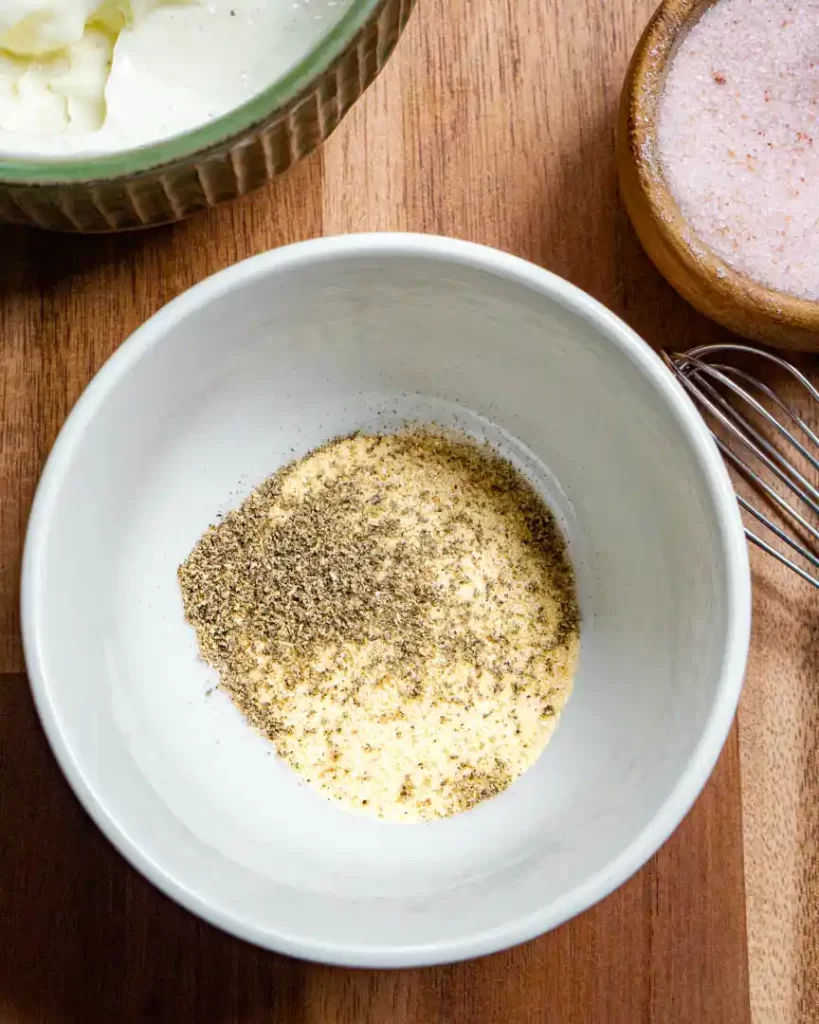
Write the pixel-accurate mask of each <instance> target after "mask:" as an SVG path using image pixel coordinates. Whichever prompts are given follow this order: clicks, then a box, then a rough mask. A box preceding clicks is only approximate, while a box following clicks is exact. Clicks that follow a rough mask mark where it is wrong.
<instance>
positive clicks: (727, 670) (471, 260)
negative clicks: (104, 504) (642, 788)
mask: <svg viewBox="0 0 819 1024" xmlns="http://www.w3.org/2000/svg"><path fill="white" fill-rule="evenodd" d="M361 256H366V257H373V258H378V259H387V258H390V257H399V258H400V257H406V256H409V257H416V258H424V259H431V260H433V261H443V262H448V263H450V264H452V263H454V264H457V265H460V266H462V267H466V268H469V269H476V270H480V271H483V272H486V273H489V274H492V275H494V276H497V277H499V278H502V279H507V280H511V281H513V282H515V283H517V284H520V285H521V286H523V287H526V288H527V289H529V290H530V291H532V292H535V293H537V294H539V295H541V296H543V297H544V298H545V299H547V300H549V301H553V302H556V303H558V304H559V305H562V306H563V307H564V308H567V309H569V310H571V311H573V312H574V313H576V314H577V315H578V316H580V317H582V318H583V319H585V320H586V321H587V322H589V323H590V324H591V325H592V326H593V327H595V328H596V329H597V330H598V332H599V333H600V334H601V335H602V340H603V343H608V344H612V345H614V346H615V347H616V348H617V349H618V350H619V352H620V353H621V354H622V356H623V357H624V358H625V359H627V360H629V361H630V362H631V363H632V364H633V366H635V367H636V368H637V369H638V370H639V371H640V372H641V373H642V375H643V376H644V377H645V378H646V379H647V380H648V381H649V382H650V383H651V384H652V385H653V386H654V388H655V389H656V391H657V392H658V393H659V395H660V396H661V397H662V398H663V399H664V401H665V403H666V405H667V407H668V410H669V414H670V415H671V416H672V417H673V418H675V419H676V420H677V423H678V425H679V427H680V428H681V430H682V432H683V434H684V436H685V438H686V440H687V442H688V444H689V446H690V449H691V451H692V453H693V454H694V456H695V458H696V461H697V463H698V464H699V467H700V470H701V472H702V474H703V477H704V480H705V486H706V488H707V491H708V494H709V497H710V500H711V506H712V509H713V516H714V518H715V520H716V526H717V531H718V535H719V538H720V544H721V547H722V553H723V562H724V570H723V571H724V574H725V579H724V587H725V593H726V605H727V607H726V620H725V621H726V631H725V637H724V643H723V656H722V667H721V672H720V677H719V683H718V686H717V691H716V694H715V698H714V701H713V704H712V706H711V709H710V711H709V713H708V717H707V721H706V723H705V727H704V729H703V732H702V735H701V736H700V738H699V741H698V742H697V743H696V745H695V747H694V749H693V750H692V751H691V754H690V757H689V760H688V763H687V765H686V767H685V770H684V771H683V773H682V775H681V776H680V778H679V779H678V780H677V783H676V785H675V786H674V787H673V788H672V790H671V791H670V792H669V793H668V795H667V796H666V798H665V801H664V802H663V804H662V806H661V807H660V808H659V810H658V811H657V813H656V814H655V815H654V817H653V818H652V819H651V821H649V822H648V824H647V825H646V826H645V827H644V828H643V830H642V831H641V832H640V833H639V834H637V835H636V836H635V837H634V838H633V839H632V840H631V842H630V843H629V844H628V845H627V846H626V848H625V849H624V850H622V851H621V852H620V853H619V854H618V855H617V856H616V857H615V858H613V859H612V861H611V862H610V863H609V864H607V865H606V866H605V867H604V868H603V869H601V870H600V871H598V872H597V873H596V874H594V875H593V876H591V877H590V878H588V879H586V880H585V881H584V882H583V883H582V884H580V885H579V886H576V887H575V888H574V889H572V890H570V891H568V892H566V893H564V894H563V895H562V896H561V897H560V898H559V899H558V900H555V901H554V902H552V903H551V904H549V905H547V906H544V907H539V908H535V909H533V910H532V911H530V912H528V913H526V914H523V915H520V916H517V917H515V918H513V919H511V920H509V921H506V922H504V923H503V924H502V925H499V926H497V927H495V928H491V929H487V930H484V931H482V932H477V933H465V934H463V935H460V936H458V937H456V938H453V939H450V940H447V941H445V942H440V943H439V942H432V943H426V944H415V945H391V946H368V945H359V944H350V945H347V944H344V943H326V942H321V941H312V940H305V939H304V938H301V937H298V936H296V937H294V936H292V935H287V934H282V933H280V932H278V931H276V929H275V926H274V927H257V926H255V925H250V924H248V923H247V922H245V921H243V920H242V919H240V918H239V917H237V916H235V915H233V914H232V913H231V911H230V910H229V909H228V908H226V907H224V906H220V905H217V904H215V903H213V902H210V901H207V900H205V899H203V898H202V897H200V896H199V894H198V893H196V892H194V891H192V890H191V889H190V888H189V887H188V886H187V885H186V884H185V881H184V879H183V878H179V877H172V876H171V875H170V874H169V873H168V872H167V871H166V870H165V868H164V867H163V865H162V864H161V863H159V862H158V861H157V860H154V859H152V858H151V856H150V855H149V854H147V853H146V852H145V850H143V849H142V847H141V844H140V840H139V837H137V836H134V835H130V834H128V833H126V832H125V831H124V830H123V829H122V828H121V827H120V825H119V824H118V823H117V821H116V819H115V818H114V817H113V816H112V814H111V813H110V812H109V810H108V809H107V807H106V806H105V804H104V803H103V801H102V800H101V799H100V797H99V796H98V795H97V793H96V792H95V791H94V788H93V785H92V784H91V783H90V782H89V780H88V779H87V778H86V777H85V776H84V774H83V772H82V770H81V768H80V767H79V764H78V762H77V760H76V759H75V755H74V751H73V750H72V747H71V744H70V742H69V740H68V738H67V736H66V734H65V733H64V732H63V728H62V724H61V722H60V718H59V715H58V713H57V711H56V710H55V707H54V705H53V704H52V700H51V690H52V686H53V682H52V680H50V679H49V677H48V674H47V672H46V668H45V659H44V645H45V643H46V640H47V638H46V636H45V635H44V626H43V621H42V616H41V586H42V584H41V581H42V579H43V578H44V573H43V569H42V566H43V562H44V559H45V549H46V547H47V541H48V533H49V523H50V521H51V519H52V517H53V516H54V515H55V513H56V512H57V505H58V502H59V494H60V489H61V487H62V484H63V481H64V479H65V478H66V475H67V470H68V467H69V463H70V460H71V457H72V454H73V452H74V450H75V449H76V448H77V446H78V445H80V444H82V442H83V439H84V437H85V435H86V433H87V431H88V429H89V427H90V425H91V424H92V422H93V420H94V417H95V415H96V413H97V411H98V410H99V408H100V407H101V404H102V402H103V401H104V400H105V398H106V396H107V395H108V393H109V392H110V391H111V390H112V389H113V388H114V387H116V386H117V385H118V384H119V382H120V381H122V380H123V379H124V378H125V377H126V376H127V374H128V373H129V371H130V370H131V369H132V368H133V367H134V366H135V365H137V363H138V362H139V361H140V360H141V359H143V358H144V357H145V356H146V355H149V354H150V353H151V351H152V350H154V349H155V348H156V347H157V346H159V345H160V344H161V343H162V341H163V338H164V337H165V336H166V334H167V332H168V331H170V330H171V329H172V328H173V327H174V326H175V325H177V324H178V323H180V322H181V321H183V320H184V319H185V318H186V317H187V316H188V315H189V314H190V313H192V312H193V311H195V310H198V309H200V308H202V307H203V306H205V305H207V304H208V303H209V302H211V301H213V300H215V299H218V298H219V297H221V296H222V295H224V294H226V293H228V292H230V291H231V290H233V288H234V287H236V286H238V285H242V284H244V283H246V282H249V281H253V280H258V279H260V278H265V277H268V276H270V275H272V274H276V273H278V272H281V271H284V270H294V269H298V268H299V267H303V266H309V265H315V264H316V263H317V262H334V261H338V260H341V261H344V260H346V259H350V258H359V257H361ZM750 617H751V590H750V571H749V565H748V551H747V545H746V542H745V533H744V528H743V525H742V520H741V516H740V512H739V506H738V504H737V501H736V498H735V495H734V490H733V487H732V484H731V481H730V478H729V476H728V471H727V469H726V468H725V466H724V464H723V461H722V459H721V457H720V455H719V452H718V450H717V447H716V445H715V444H714V441H713V439H712V438H711V435H710V433H709V431H708V429H707V426H706V424H705V422H704V421H703V420H702V419H701V417H700V415H699V413H698V412H697V410H696V408H695V407H694V405H693V404H692V403H691V401H690V400H689V398H688V397H687V395H686V394H685V392H684V391H683V389H682V388H681V387H680V386H679V385H678V384H677V382H676V381H675V379H674V377H673V375H672V374H671V373H670V372H669V371H668V369H667V368H666V367H665V365H664V364H663V362H662V360H661V359H660V357H659V356H658V355H657V354H656V353H655V352H654V351H652V349H651V348H649V346H648V345H647V344H645V343H644V342H643V341H642V339H641V338H640V337H639V336H638V335H637V334H636V333H635V332H634V331H633V330H632V329H631V328H630V327H628V326H627V325H626V324H625V323H624V322H623V321H622V320H621V319H620V318H619V317H617V316H616V315H615V314H614V313H612V312H611V311H610V310H608V309H607V308H606V307H604V306H603V305H602V304H601V303H599V302H598V301H597V300H596V299H593V298H592V297H591V296H589V295H588V294H586V293H585V292H583V291H581V289H579V288H577V287H576V286H574V285H572V284H570V283H568V282H567V281H565V280H564V279H562V278H560V277H558V276H557V275H555V274H552V273H551V272H549V271H547V270H545V269H543V268H541V267H538V266H536V265H535V264H533V263H530V262H528V261H526V260H524V259H521V258H519V257H516V256H512V255H510V254H508V253H505V252H501V251H499V250H497V249H492V248H489V247H486V246H482V245H477V244H474V243H471V242H464V241H458V240H455V239H452V238H446V237H440V236H433V235H420V234H403V233H377V234H362V235H342V236H336V237H328V238H319V239H314V240H311V241H306V242H298V243H295V244H293V245H289V246H285V247H282V248H279V249H274V250H272V251H269V252H265V253H262V254H260V255H257V256H253V257H251V258H249V259H246V260H243V261H242V262H240V263H237V264H234V265H233V266H231V267H228V268H227V269H225V270H222V271H220V272H218V273H216V274H214V275H212V276H211V277H208V278H206V279H205V280H203V281H202V282H200V283H199V284H197V285H194V286H193V287H192V288H190V289H188V290H187V291H185V292H183V293H182V294H181V295H180V296H178V297H177V298H175V299H173V300H172V301H171V302H170V303H168V304H167V305H166V306H164V307H163V308H162V309H160V310H159V311H158V312H157V313H155V314H154V315H153V316H152V317H151V318H150V319H148V320H147V321H146V322H145V323H144V324H143V325H142V326H141V327H139V328H138V329H137V330H136V331H135V332H134V333H133V334H132V335H131V336H130V337H129V338H128V339H126V341H125V342H124V343H123V344H122V345H121V347H120V348H119V349H117V350H116V351H115V353H114V354H113V355H112V356H111V357H110V358H109V360H108V361H107V362H106V363H105V364H104V365H103V367H102V368H101V369H100V370H99V371H98V373H97V374H96V376H95V377H94V378H93V380H92V381H91V383H90V384H89V385H88V387H87V388H86V390H85V391H84V393H83V394H82V396H81V397H80V399H79V400H78V402H77V403H76V405H75V406H74V408H73V410H72V411H71V413H70V414H69V416H68V419H67V420H66V422H65V424H64V426H63V428H62V430H61V431H60V433H59V435H58V437H57V440H56V442H55V444H54V447H53V448H52V451H51V453H50V455H49V457H48V459H47V462H46V465H45V468H44V470H43V473H42V477H41V479H40V482H39V484H38V487H37V491H36V494H35V498H34V503H33V506H32V511H31V517H30V520H29V525H28V529H27V534H26V540H25V547H24V554H23V566H22V580H21V618H22V634H23V644H24V653H25V660H26V665H27V669H28V675H29V680H30V685H31V689H32V693H33V695H34V700H35V704H36V707H37V711H38V714H39V716H40V720H41V722H42V725H43V728H44V730H45V733H46V736H47V738H48V741H49V743H50V745H51V748H52V751H53V753H54V755H55V757H56V759H57V762H58V764H59V765H60V768H61V769H62V771H63V773H64V775H65V776H66V778H67V780H68V782H69V783H70V785H71V788H72V789H73V790H74V793H75V794H76V796H77V797H78V799H79V800H80V802H81V803H82V805H83V806H84V807H85V809H86V811H87V812H88V813H89V815H90V816H91V818H92V819H93V820H94V821H95V823H96V824H97V825H98V826H99V828H100V829H101V831H102V832H103V833H104V834H105V836H106V837H107V838H108V839H109V840H110V842H111V843H112V844H113V845H114V846H115V847H116V849H117V850H118V851H119V852H120V853H121V854H122V855H123V856H124V857H125V859H126V860H127V861H128V862H130V864H131V865H132V866H133V867H135V868H136V869H137V870H138V871H139V872H140V873H141V874H142V875H144V876H145V877H146V878H147V879H148V880H149V881H151V882H152V883H153V884H154V885H155V886H156V887H157V888H158V889H159V890H160V891H162V892H164V893H165V894H166V895H167V896H169V897H170V898H171V899H173V900H175V901H176V902H177V903H179V904H181V905H182V906H183V907H185V908H187V909H188V910H190V911H192V912H193V913H194V914H196V915H198V916H199V917H201V918H203V919H204V920H206V921H208V922H210V923H211V924H213V925H215V926H217V927H219V928H221V929H222V930H224V931H226V932H229V933H231V934H232V935H234V936H237V937H238V938H240V939H244V940H245V941H248V942H252V943H254V944H256V945H258V946H261V947H263V948H267V949H270V950H274V951H276V952H279V953H284V954H288V955H291V956H296V957H299V958H301V959H305V960H312V961H318V962H322V963H329V964H338V965H344V966H355V967H382V968H383V967H410V966H424V965H430V964H438V963H450V962H454V961H457V960H464V959H468V958H471V957H476V956H481V955H484V954H487V953H492V952H496V951H498V950H500V949H504V948H508V947H510V946H514V945H517V944H518V943H521V942H525V941H527V940H529V939H532V938H535V937H536V936H538V935H540V934H542V933H544V932H546V931H549V930H551V929H553V928H555V927H557V926H558V925H560V924H562V923H564V922H565V921H567V920H569V919H570V918H572V917H574V916H575V915H576V914H578V913H580V912H581V911H583V910H586V909H587V908H589V907H591V906H592V905H593V904H595V903H597V902H598V901H599V900H601V899H602V898H603V897H605V896H607V895H608V894H609V893H611V892H612V891H613V890H614V889H615V888H617V887H618V886H619V885H621V884H622V883H623V882H625V881H626V880H627V879H628V878H629V877H630V876H631V875H632V874H634V872H636V871H637V870H638V869H639V868H640V867H642V866H643V864H644V863H645V862H646V861H647V860H648V859H649V858H650V857H651V856H652V855H653V854H654V853H655V852H656V851H657V849H658V848H659V847H660V846H661V845H662V844H663V843H664V842H665V841H666V840H667V839H668V837H669V836H670V835H671V833H672V832H673V831H674V829H675V828H676V827H677V826H678V825H679V823H680V821H681V820H682V819H683V817H684V816H685V815H686V814H687V813H688V811H689V809H690V808H691V806H692V804H693V803H694V801H695V799H696V798H697V796H698V795H699V793H700V791H701V790H702V788H703V786H704V785H705V783H706V781H707V780H708V777H709V776H710V774H711V771H712V770H713V768H714V765H715V763H716V761H717V758H718V756H719V754H720V751H721V750H722V747H723V745H724V743H725V740H726V738H727V736H728V733H729V730H730V727H731V723H732V721H733V718H734V713H735V711H736V707H737V703H738V700H739V695H740V691H741V688H742V681H743V676H744V670H745V663H746V658H747V653H748V644H749V635H750Z"/></svg>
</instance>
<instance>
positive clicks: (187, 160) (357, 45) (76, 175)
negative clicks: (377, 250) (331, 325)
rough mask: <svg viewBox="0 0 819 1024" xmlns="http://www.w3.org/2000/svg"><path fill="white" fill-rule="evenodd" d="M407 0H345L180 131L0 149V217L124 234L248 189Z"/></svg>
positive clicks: (317, 115)
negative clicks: (259, 83) (41, 155)
mask: <svg viewBox="0 0 819 1024" xmlns="http://www.w3.org/2000/svg"><path fill="white" fill-rule="evenodd" d="M414 3H415V0H352V3H351V4H350V6H349V8H348V9H347V11H346V12H345V13H344V15H343V16H342V17H341V18H340V20H339V21H338V22H337V23H336V24H335V26H334V27H333V28H332V29H331V30H330V31H329V32H328V33H327V35H325V36H324V37H322V39H321V40H320V41H319V42H318V44H317V45H316V46H314V47H313V49H312V50H311V51H310V52H309V53H308V54H307V56H306V57H304V58H303V59H302V60H301V61H300V62H299V63H298V64H296V65H295V66H294V67H293V68H291V69H290V71H289V72H288V73H287V74H286V75H284V76H283V77H282V78H280V79H278V80H277V81H276V82H274V83H273V84H272V85H271V86H270V87H269V88H267V89H265V90H264V91H263V92H261V93H259V94H258V95H257V96H254V97H253V99H251V100H249V101H248V102H247V103H245V104H243V105H242V106H241V107H237V108H236V109H234V110H231V111H229V112H228V113H227V114H224V115H223V116H222V117H219V118H214V120H213V121H210V122H208V123H207V124H205V125H202V126H201V127H199V128H196V129H194V130H193V131H190V132H185V133H184V134H181V135H176V136H173V137H171V138H169V139H164V140H162V141H160V142H157V143H154V144H152V145H149V146H143V147H140V148H139V149H132V150H127V151H123V152H119V153H111V154H105V155H101V156H94V157H84V158H82V159H73V160H71V159H67V160H54V159H52V160H45V159H43V160H42V161H40V162H38V163H35V162H33V161H31V160H29V159H26V160H22V159H8V158H4V157H3V156H2V155H1V154H0V221H5V222H7V223H13V224H28V225H31V226H34V227H40V228H47V229H50V230H53V231H72V232H108V231H127V230H130V229H133V228H142V227H150V226H151V225H154V224H166V223H169V222H171V221H176V220H181V219H182V218H183V217H187V216H189V215H190V214H192V213H195V212H196V211H197V210H202V209H207V208H208V207H211V206H216V205H217V204H218V203H222V202H225V201H226V200H228V199H236V198H237V197H239V196H242V195H245V194H246V193H247V192H251V191H253V190H254V189H256V188H259V187H260V186H261V185H264V184H265V183H266V182H268V181H270V180H271V179H272V178H274V177H275V176H276V175H278V174H281V173H282V172H283V171H286V170H287V169H288V168H289V167H291V166H292V165H293V164H294V163H296V161H297V160H300V159H301V158H302V157H304V156H307V154H308V153H311V152H312V151H313V150H314V149H315V148H316V147H317V146H319V145H320V144H321V143H322V142H323V141H324V140H325V139H326V138H327V137H328V136H329V135H330V134H331V132H332V131H333V130H334V129H335V128H336V126H337V125H338V124H339V122H340V121H341V119H342V118H343V117H344V115H345V114H346V113H347V111H348V110H349V109H350V107H351V106H352V105H353V103H354V102H355V101H356V100H357V99H358V98H359V96H361V94H362V93H363V92H364V90H365V89H366V88H367V86H369V85H370V83H371V82H372V81H373V79H374V78H375V77H376V75H377V74H378V73H379V72H380V71H381V69H382V68H383V67H384V65H385V63H386V62H387V60H388V58H389V56H390V54H391V53H392V51H393V48H394V47H395V44H396V43H397V42H398V38H399V36H400V35H401V32H402V31H403V29H404V26H405V25H406V23H407V20H408V18H409V15H410V12H411V11H412V8H413V6H414Z"/></svg>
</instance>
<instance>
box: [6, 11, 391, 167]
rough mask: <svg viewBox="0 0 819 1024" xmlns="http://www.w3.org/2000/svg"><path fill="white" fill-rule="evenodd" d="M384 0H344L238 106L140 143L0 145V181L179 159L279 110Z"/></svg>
mask: <svg viewBox="0 0 819 1024" xmlns="http://www.w3.org/2000/svg"><path fill="white" fill-rule="evenodd" d="M386 2H387V0H350V3H349V5H348V7H347V9H346V10H345V11H344V13H343V14H342V15H341V17H340V18H339V19H338V21H336V22H335V23H334V24H333V25H332V26H331V28H330V29H329V31H327V32H326V33H325V34H324V35H322V36H321V37H320V38H319V40H318V41H317V42H316V43H315V45H313V46H312V47H311V48H310V50H309V51H308V52H307V53H306V54H305V55H303V56H302V57H301V58H300V59H299V60H298V61H297V62H296V63H295V64H293V65H292V66H291V67H290V68H289V69H288V70H287V71H286V72H285V73H284V74H283V75H282V76H281V77H279V78H277V79H275V80H274V81H273V82H272V83H271V84H270V85H269V86H267V88H265V89H263V90H262V91H261V92H258V93H257V94H256V95H255V96H252V97H251V98H250V99H249V100H247V101H246V102H244V103H243V104H241V105H240V106H238V107H233V108H231V109H230V110H228V111H227V112H226V113H224V114H221V115H220V116H219V117H215V118H213V120H211V121H207V122H205V124H202V125H198V126H195V127H193V128H191V129H189V130H188V131H185V132H180V133H178V134H176V135H171V136H169V137H168V138H164V139H158V140H157V141H155V142H149V143H146V144H145V145H142V146H133V147H130V148H128V149H122V150H115V151H114V152H111V153H99V154H97V155H94V154H93V153H91V154H79V155H78V154H69V155H66V156H65V157H62V156H60V155H59V154H55V155H54V156H48V157H46V156H36V155H34V154H26V155H21V156H19V157H17V156H14V155H12V154H9V153H5V154H4V153H3V151H2V148H0V183H2V184H7V185H21V186H22V185H70V184H79V183H82V184H97V183H99V182H104V181H109V180H111V179H116V178H121V177H130V176H131V175H138V174H141V173H144V172H148V171H154V170H158V169H159V168H161V167H164V166H166V165H168V164H173V163H179V162H185V161H187V160H192V159H194V158H195V157H197V156H199V155H201V154H202V153H203V152H204V151H207V150H210V149H213V148H214V147H217V146H222V145H224V146H229V145H230V144H231V143H232V142H234V141H236V140H237V139H238V138H240V137H241V136H243V135H244V134H246V133H247V132H248V131H250V130H251V129H253V128H255V127H257V126H258V125H259V124H260V123H261V122H263V121H265V120H266V119H267V118H269V117H270V116H271V115H273V114H274V113H276V112H277V111H280V110H283V109H284V108H285V107H286V106H287V105H288V104H289V103H290V102H291V101H292V100H293V99H295V98H296V97H297V96H298V95H299V93H301V92H303V91H304V90H305V89H306V88H308V87H309V85H310V84H311V83H314V82H316V81H317V80H318V79H319V78H320V77H321V76H322V75H324V74H325V72H326V71H327V70H328V69H329V68H330V66H331V65H332V64H333V63H334V62H335V61H336V60H337V59H338V58H339V57H341V56H342V54H343V53H344V52H345V50H346V49H347V47H348V46H349V45H350V43H351V42H352V41H353V39H354V38H355V37H356V35H357V34H358V33H359V32H360V31H361V30H362V29H363V28H364V26H365V25H366V24H367V23H368V22H369V21H370V19H371V18H372V17H373V15H374V14H375V13H376V12H377V11H378V10H380V8H382V7H384V6H385V4H386Z"/></svg>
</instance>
